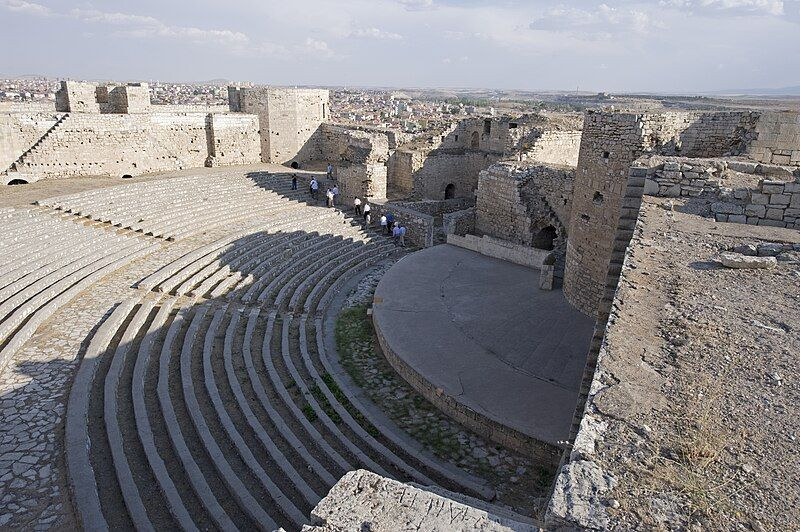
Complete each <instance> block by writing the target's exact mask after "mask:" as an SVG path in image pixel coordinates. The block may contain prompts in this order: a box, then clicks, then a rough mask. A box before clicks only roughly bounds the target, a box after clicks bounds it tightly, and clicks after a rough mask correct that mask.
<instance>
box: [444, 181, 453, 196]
mask: <svg viewBox="0 0 800 532" xmlns="http://www.w3.org/2000/svg"><path fill="white" fill-rule="evenodd" d="M455 197H456V186H455V185H454V184H453V183H450V184H448V185H447V186H446V187H444V199H453V198H455Z"/></svg>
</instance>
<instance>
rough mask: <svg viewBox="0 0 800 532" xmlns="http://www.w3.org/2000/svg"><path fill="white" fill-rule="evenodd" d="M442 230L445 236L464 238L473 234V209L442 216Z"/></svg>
mask: <svg viewBox="0 0 800 532" xmlns="http://www.w3.org/2000/svg"><path fill="white" fill-rule="evenodd" d="M442 228H443V230H444V232H445V234H447V235H458V236H464V235H466V234H469V233H474V232H475V207H470V208H469V209H464V210H462V211H455V212H450V213H447V214H444V215H442Z"/></svg>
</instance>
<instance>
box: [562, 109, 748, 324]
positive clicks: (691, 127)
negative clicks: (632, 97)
mask: <svg viewBox="0 0 800 532" xmlns="http://www.w3.org/2000/svg"><path fill="white" fill-rule="evenodd" d="M758 117H759V115H758V113H754V112H749V111H747V112H721V113H716V112H715V113H703V112H667V113H643V114H635V113H622V112H614V111H604V112H597V111H589V112H587V113H586V117H585V119H584V125H583V135H582V137H581V147H580V154H579V157H578V167H577V170H576V176H575V187H574V195H573V204H572V213H571V217H570V223H569V235H570V239H569V242H568V244H567V257H566V272H565V277H564V294H565V296H566V298H567V300H568V301H569V302H570V303H571V304H572V305H573V306H575V307H576V308H578V309H579V310H581V311H582V312H584V313H586V314H588V315H595V313H596V312H597V305H598V302H599V300H600V297H601V295H602V291H603V286H604V282H605V277H606V272H607V268H608V262H609V259H610V256H611V252H612V249H613V245H614V242H613V234H614V232H615V230H616V227H617V221H618V220H619V215H620V207H621V204H622V198H623V194H624V191H625V187H626V185H627V179H628V169H629V168H630V166H631V164H632V163H633V161H634V160H636V159H637V158H638V157H640V156H642V155H644V154H653V155H676V154H677V155H681V156H685V157H719V156H723V155H739V154H742V153H745V152H746V150H747V149H748V147H749V145H750V143H751V142H752V141H753V140H754V139H755V138H756V133H755V128H756V125H757V122H758Z"/></svg>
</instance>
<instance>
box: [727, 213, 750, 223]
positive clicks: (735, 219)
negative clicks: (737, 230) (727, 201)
mask: <svg viewBox="0 0 800 532" xmlns="http://www.w3.org/2000/svg"><path fill="white" fill-rule="evenodd" d="M728 221H729V222H730V223H736V224H744V223H747V216H745V215H744V214H731V215H729V216H728Z"/></svg>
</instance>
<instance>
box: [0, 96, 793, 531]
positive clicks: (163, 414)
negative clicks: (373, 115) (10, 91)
mask: <svg viewBox="0 0 800 532" xmlns="http://www.w3.org/2000/svg"><path fill="white" fill-rule="evenodd" d="M229 96H230V106H229V108H228V109H224V110H219V109H199V108H198V109H191V108H180V109H179V108H170V107H169V106H153V105H151V104H150V101H149V96H148V92H147V87H146V85H123V86H116V87H108V86H102V87H95V86H92V85H89V84H80V83H72V82H63V83H62V88H61V90H60V92H59V94H58V97H57V100H56V109H55V110H54V111H52V112H44V111H33V110H25V109H20V110H15V111H13V112H8V113H4V114H2V115H0V130H1V132H2V136H0V139H2V144H1V145H0V148H1V149H0V155H2V161H0V166H2V168H3V169H6V170H5V172H4V173H3V175H2V177H3V183H4V186H3V188H2V189H0V220H2V222H0V232H1V233H0V234H2V240H1V241H0V250H2V253H0V371H1V373H0V394H2V397H0V405H1V408H0V420H2V427H3V429H2V432H1V433H0V436H1V438H2V439H1V440H0V446H2V448H0V528H3V529H26V530H27V529H31V530H45V529H64V530H67V529H69V530H73V529H85V530H105V529H138V530H171V529H184V530H210V529H223V530H234V529H245V530H249V529H262V530H275V529H278V528H284V529H286V530H300V529H303V530H309V531H311V530H319V531H331V532H332V531H338V530H373V531H377V530H385V531H389V530H410V529H415V530H537V529H540V528H542V529H547V530H557V529H590V530H604V529H617V530H630V529H691V530H696V529H710V530H711V529H714V530H716V529H731V530H732V529H737V530H740V529H753V530H792V529H796V528H798V526H800V511H798V508H800V489H798V486H800V463H798V456H800V453H797V448H798V443H797V437H798V433H797V432H798V429H797V425H796V423H795V422H794V421H795V420H796V418H797V415H798V413H800V412H799V411H798V405H800V396H799V395H798V382H800V381H799V380H798V377H800V367H798V360H800V359H799V358H798V354H800V330H799V329H798V325H797V324H798V319H800V290H799V289H798V286H800V231H798V229H800V114H798V113H797V112H763V111H755V110H754V111H715V112H695V111H693V112H688V111H687V112H683V111H670V112H625V111H615V110H597V111H588V112H586V113H585V114H584V115H569V114H565V115H556V114H547V115H532V116H522V117H497V118H485V119H467V120H463V121H461V122H458V123H455V124H453V126H452V128H450V129H449V130H448V131H445V132H443V134H442V135H441V136H440V137H439V138H429V139H422V140H421V139H418V138H417V139H414V138H409V137H408V136H407V135H406V134H403V133H401V132H399V131H393V130H388V129H378V128H359V127H354V126H346V125H342V124H334V123H331V122H330V120H329V109H328V105H329V104H328V94H327V91H324V90H305V89H279V88H235V87H232V88H231V89H230V90H229ZM328 162H333V163H334V165H335V171H334V175H333V176H332V177H333V181H334V182H335V184H336V185H337V186H338V187H339V190H340V195H339V196H340V197H339V198H338V201H339V204H338V205H337V207H336V208H326V207H325V206H323V203H324V202H323V200H322V199H317V198H312V197H311V195H310V194H309V182H310V180H311V179H312V178H314V179H317V180H319V182H320V183H321V186H322V188H323V190H324V189H325V188H326V187H328V186H332V180H330V179H328V177H327V176H326V175H325V171H324V167H325V165H326V164H327V163H328ZM292 175H295V176H296V177H297V178H298V180H299V186H298V187H297V188H296V189H295V188H294V187H292V182H291V178H292ZM5 185H8V186H5ZM17 185H18V186H17ZM357 197H358V198H361V199H362V200H363V201H364V202H365V203H369V204H370V205H371V207H372V213H373V223H372V224H371V225H368V224H365V222H364V220H363V218H362V217H360V216H357V215H356V213H354V212H353V210H352V209H351V205H352V204H353V200H354V199H355V198H357ZM387 213H390V214H392V216H393V217H394V218H395V219H396V220H397V221H398V223H399V224H400V225H402V226H403V227H406V228H407V230H408V233H407V243H408V244H409V246H408V247H400V246H399V245H398V243H397V242H395V241H394V240H393V239H392V238H391V237H390V236H387V235H386V234H385V233H384V232H382V231H381V228H380V227H379V226H377V225H376V223H375V220H377V218H378V217H379V216H380V215H382V214H387Z"/></svg>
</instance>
